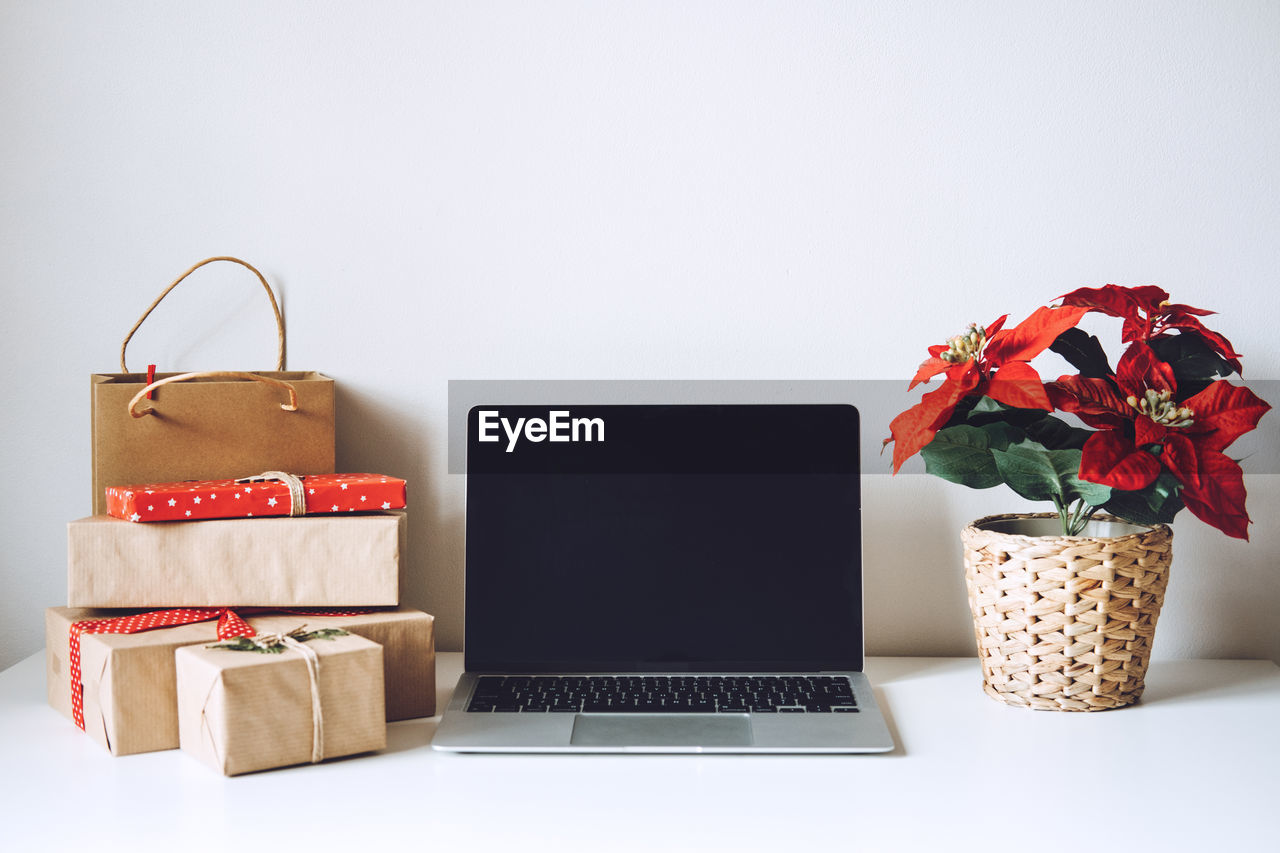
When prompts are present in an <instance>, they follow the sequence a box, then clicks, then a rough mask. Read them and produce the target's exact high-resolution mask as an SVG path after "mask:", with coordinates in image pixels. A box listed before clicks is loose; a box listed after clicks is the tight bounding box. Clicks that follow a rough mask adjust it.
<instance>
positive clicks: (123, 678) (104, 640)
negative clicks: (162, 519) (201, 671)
mask: <svg viewBox="0 0 1280 853" xmlns="http://www.w3.org/2000/svg"><path fill="white" fill-rule="evenodd" d="M125 612H131V611H125ZM120 615H122V612H121V611H117V610H81V609H72V608H67V607H50V608H49V609H48V610H46V611H45V650H46V651H45V658H46V677H47V679H48V695H49V704H50V705H51V706H53V707H54V708H55V709H56V710H58V711H60V712H61V713H62V714H63V716H65V717H66V718H67V719H69V720H70V719H73V716H72V711H71V682H70V676H71V665H70V660H69V657H68V637H69V632H70V630H71V625H72V623H73V622H79V621H82V620H86V619H107V618H112V617H117V616H120ZM241 615H244V614H243V613H242V614H241ZM246 621H248V622H249V624H250V625H252V626H253V627H254V629H255V630H256V631H259V632H261V633H265V632H278V631H288V630H291V629H293V628H296V627H298V626H299V625H300V624H305V625H306V626H307V628H308V629H320V628H342V629H344V630H346V631H350V632H351V633H353V634H357V635H359V636H362V637H364V638H366V639H369V640H372V641H373V642H375V643H378V644H379V645H381V646H382V647H383V664H384V667H385V676H384V687H385V691H386V702H385V704H386V715H387V716H386V718H387V722H394V721H396V720H407V719H412V718H414V717H430V716H432V715H434V714H435V705H436V693H435V690H436V677H435V633H434V628H435V620H434V619H433V618H432V617H431V616H430V615H429V614H427V613H423V612H422V611H419V610H413V609H410V608H407V607H401V608H398V609H395V610H383V611H376V612H373V613H366V614H360V615H357V616H315V615H312V614H283V613H281V614H271V615H252V614H250V615H247V616H246ZM216 626H217V623H216V622H215V621H212V620H210V621H208V622H197V623H194V624H190V625H179V626H176V627H172V628H158V629H156V630H153V631H144V632H142V633H138V634H82V635H81V636H80V671H81V679H82V682H83V684H84V720H85V733H86V734H88V735H89V736H90V737H91V738H93V739H94V740H96V741H97V742H98V743H100V744H102V745H103V746H105V747H106V748H107V749H109V750H110V751H111V752H112V753H113V754H114V755H131V754H134V753H139V752H152V751H155V750H161V749H177V748H178V710H177V709H178V706H177V693H176V688H175V673H174V663H173V653H174V651H175V650H176V649H178V648H181V647H182V646H189V645H200V644H208V643H215V642H217V639H218V638H217V627H216Z"/></svg>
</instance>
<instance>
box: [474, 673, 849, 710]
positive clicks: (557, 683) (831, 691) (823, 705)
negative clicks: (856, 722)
mask: <svg viewBox="0 0 1280 853" xmlns="http://www.w3.org/2000/svg"><path fill="white" fill-rule="evenodd" d="M467 710H468V711H473V712H477V713H526V714H528V713H556V712H565V713H577V712H580V711H582V712H587V713H592V712H595V713H668V712H669V713H681V714H688V713H722V714H745V713H748V712H750V713H754V714H774V713H779V714H798V713H823V714H825V713H838V714H856V713H857V712H858V705H857V703H856V702H855V701H854V698H853V689H852V687H850V685H849V679H847V678H844V677H840V676H828V675H820V676H812V675H738V676H734V675H725V676H720V675H709V676H663V675H646V676H637V675H618V676H612V675H604V676H596V675H591V676H587V675H561V676H555V675H539V676H520V675H510V676H501V675H485V676H481V677H480V679H479V683H478V684H477V685H476V689H475V692H474V693H472V695H471V702H470V703H469V704H468V705H467Z"/></svg>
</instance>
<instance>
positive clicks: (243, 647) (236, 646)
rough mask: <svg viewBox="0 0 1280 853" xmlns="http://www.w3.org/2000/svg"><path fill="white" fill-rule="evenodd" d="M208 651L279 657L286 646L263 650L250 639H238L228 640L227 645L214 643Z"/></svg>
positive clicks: (208, 647)
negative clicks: (225, 650)
mask: <svg viewBox="0 0 1280 853" xmlns="http://www.w3.org/2000/svg"><path fill="white" fill-rule="evenodd" d="M205 648H207V649H230V650H231V651H233V652H258V653H260V654H264V655H278V654H281V653H282V652H284V646H270V647H268V648H263V647H262V646H259V645H257V644H256V643H254V642H253V640H251V639H249V638H248V637H236V638H235V639H234V640H228V641H227V642H225V643H214V644H213V645H210V646H205Z"/></svg>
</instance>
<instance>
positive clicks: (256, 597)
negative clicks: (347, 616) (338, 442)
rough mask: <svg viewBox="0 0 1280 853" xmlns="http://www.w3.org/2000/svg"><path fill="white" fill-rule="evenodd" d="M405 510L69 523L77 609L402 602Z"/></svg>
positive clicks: (70, 596) (70, 580)
mask: <svg viewBox="0 0 1280 853" xmlns="http://www.w3.org/2000/svg"><path fill="white" fill-rule="evenodd" d="M404 543H405V514H404V513H403V512H372V513H360V514H344V515H332V516H331V515H315V516H302V517H299V518H236V519H217V520H207V521H166V522H157V523H155V524H134V523H132V522H129V521H124V520H122V519H119V518H112V517H110V516H105V515H103V516H90V517H89V518H82V519H79V520H78V521H73V522H70V523H69V524H68V525H67V606H69V607H173V606H183V607H221V606H224V605H227V604H228V603H232V604H239V605H245V606H250V605H252V606H261V607H324V606H336V607H354V606H361V607H364V606H368V607H382V606H394V605H396V604H398V603H399V600H400V567H401V556H402V554H403V551H404Z"/></svg>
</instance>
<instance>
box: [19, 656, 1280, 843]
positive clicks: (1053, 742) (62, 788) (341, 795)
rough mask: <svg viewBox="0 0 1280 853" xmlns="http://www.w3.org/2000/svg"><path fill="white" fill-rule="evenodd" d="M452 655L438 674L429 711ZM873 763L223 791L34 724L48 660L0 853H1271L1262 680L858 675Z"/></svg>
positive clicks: (409, 749)
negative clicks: (884, 731)
mask: <svg viewBox="0 0 1280 853" xmlns="http://www.w3.org/2000/svg"><path fill="white" fill-rule="evenodd" d="M461 665H462V656H461V655H460V654H442V655H440V656H439V667H438V678H439V683H440V696H439V707H441V708H443V707H444V706H445V705H446V704H447V702H448V699H449V694H450V693H451V690H452V686H453V683H454V681H455V680H456V678H457V675H458V672H459V670H460V668H461ZM867 670H868V674H869V675H870V676H871V678H872V679H873V681H874V682H875V685H876V693H877V698H878V700H879V702H880V705H881V707H882V708H883V709H884V711H885V715H886V717H887V718H888V720H889V725H890V729H891V730H892V731H893V733H894V737H895V738H896V739H897V742H898V749H897V751H895V752H893V753H890V754H887V755H881V756H767V757H766V756H761V757H751V756H492V755H447V754H442V753H436V752H433V751H432V750H431V749H430V746H429V745H430V742H431V735H432V732H433V731H434V730H435V725H436V722H438V718H433V719H428V720H412V721H407V722H402V723H394V724H392V725H391V726H390V728H389V731H388V737H387V740H388V746H387V749H386V751H385V752H382V753H379V754H376V755H370V756H364V757H359V758H352V759H346V760H338V761H331V762H327V763H325V764H321V765H316V766H303V767H295V768H291V769H287V770H278V771H271V772H267V773H259V774H254V775H250V776H242V777H236V778H231V779H228V778H225V777H223V776H221V775H219V774H218V773H216V772H215V771H213V770H211V769H210V768H208V767H206V766H205V765H203V764H201V763H199V762H197V761H196V760H194V759H192V758H190V757H188V756H186V755H184V754H183V753H182V752H181V751H177V750H175V751H169V752H156V753H149V754H144V755H131V756H126V757H123V758H112V757H111V756H110V755H109V754H108V753H107V752H106V751H105V750H104V749H103V748H102V747H100V746H99V745H98V744H96V743H94V742H93V741H91V740H90V739H89V738H87V737H85V735H84V734H83V733H81V732H80V731H78V730H77V729H76V728H75V727H74V726H73V725H72V724H71V723H70V722H69V721H68V720H66V719H65V718H64V717H62V716H61V715H59V714H58V713H57V712H56V711H54V710H53V709H51V708H49V707H48V706H47V705H46V704H45V688H44V668H43V655H42V654H37V655H33V656H32V657H30V658H28V659H26V660H24V661H22V662H21V663H19V664H17V665H15V666H14V667H12V668H10V669H9V670H7V671H5V672H3V673H0V780H2V781H0V820H2V821H3V824H2V826H3V832H2V834H0V838H2V839H3V841H0V846H3V847H4V848H5V849H7V850H15V851H18V850H22V851H26V850H38V849H46V850H63V849H65V850H72V849H78V850H86V851H89V850H103V849H110V850H115V849H134V850H150V849H161V848H165V849H171V850H174V851H186V850H206V849H219V850H231V851H239V850H248V849H253V850H268V851H280V853H290V851H294V850H308V851H310V850H317V851H320V850H338V849H350V848H351V846H352V845H353V844H361V845H362V846H364V847H367V846H369V845H372V844H378V846H383V845H384V844H385V843H387V842H393V841H397V842H403V843H405V844H406V845H409V844H411V845H412V847H408V846H406V847H405V849H412V850H442V851H443V850H458V851H463V850H480V851H485V850H499V849H501V850H591V851H596V850H600V851H612V850H645V851H661V850H722V849H735V850H762V849H772V850H786V851H791V850H796V851H801V850H808V849H815V850H819V849H820V850H828V849H831V850H841V851H844V850H914V849H929V848H932V849H937V850H944V851H951V850H957V849H962V850H963V849H984V850H990V851H1020V850H1032V849H1034V850H1061V851H1068V850H1076V849H1082V850H1107V851H1127V850H1153V849H1159V850H1200V851H1208V850H1221V849H1229V848H1230V847H1231V845H1232V844H1234V843H1239V844H1241V845H1242V846H1241V848H1240V849H1250V850H1263V849H1268V850H1274V849H1280V668H1278V667H1277V666H1276V665H1275V664H1273V663H1271V662H1269V661H1157V662H1155V663H1154V664H1152V667H1151V670H1150V671H1149V672H1148V674H1147V691H1146V696H1145V697H1144V698H1143V701H1142V702H1141V703H1140V704H1138V705H1136V706H1134V707H1131V708H1127V709H1124V710H1120V711H1109V712H1102V713H1091V714H1068V713H1058V712H1033V711H1023V710H1019V709H1014V708H1008V707H1005V706H1003V705H1001V704H999V703H997V702H994V701H992V700H991V699H988V698H987V697H986V696H985V695H984V694H983V693H982V691H981V689H980V686H979V678H980V676H979V672H978V668H977V662H976V660H971V659H951V658H872V659H871V660H870V661H869V662H868V667H867Z"/></svg>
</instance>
